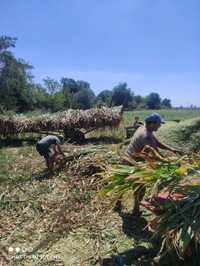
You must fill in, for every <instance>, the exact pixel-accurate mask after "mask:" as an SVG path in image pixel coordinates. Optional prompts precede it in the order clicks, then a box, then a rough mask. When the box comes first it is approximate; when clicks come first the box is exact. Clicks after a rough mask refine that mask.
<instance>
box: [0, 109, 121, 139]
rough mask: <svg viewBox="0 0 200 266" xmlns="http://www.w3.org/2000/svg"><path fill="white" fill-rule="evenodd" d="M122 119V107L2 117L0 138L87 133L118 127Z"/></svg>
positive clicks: (0, 118) (0, 119) (0, 120)
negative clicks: (76, 130)
mask: <svg viewBox="0 0 200 266" xmlns="http://www.w3.org/2000/svg"><path fill="white" fill-rule="evenodd" d="M121 119H122V107H121V106H119V107H114V108H105V107H103V108H92V109H89V110H85V111H84V110H72V109H69V110H67V111H64V112H60V113H56V114H46V115H41V116H37V117H31V118H28V117H25V116H13V117H9V118H8V117H4V116H1V117H0V136H4V137H6V136H8V135H9V136H12V135H17V134H19V133H25V132H36V133H38V132H41V131H58V130H64V129H65V128H67V129H68V130H70V129H84V130H86V131H88V130H92V129H98V128H104V127H107V126H108V127H117V126H118V125H119V123H120V121H121Z"/></svg>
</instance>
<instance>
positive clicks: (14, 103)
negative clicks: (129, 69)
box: [0, 36, 172, 113]
mask: <svg viewBox="0 0 200 266" xmlns="http://www.w3.org/2000/svg"><path fill="white" fill-rule="evenodd" d="M16 41H17V39H16V38H13V37H9V36H0V113H3V112H6V111H7V110H12V111H14V112H18V113H20V112H26V111H33V110H36V109H41V110H45V111H46V110H47V111H51V112H56V111H62V110H66V109H68V108H72V109H89V108H92V107H101V106H108V107H111V106H118V105H124V108H125V109H126V110H133V109H145V108H146V109H160V108H171V107H172V106H171V101H170V100H169V99H167V98H165V99H161V97H160V95H159V94H158V93H155V92H152V93H150V94H149V95H147V96H145V97H143V96H140V95H135V94H134V92H133V90H132V89H131V88H129V87H128V85H127V83H126V82H124V83H119V84H118V85H116V86H115V87H114V88H112V89H110V90H102V91H101V92H100V93H99V94H98V95H95V94H94V92H93V90H92V89H91V87H90V84H89V83H88V82H86V81H82V80H74V79H72V78H68V77H62V78H61V79H60V81H57V80H55V79H52V78H51V77H46V78H44V79H43V84H38V83H35V82H34V81H33V78H34V77H33V75H32V74H31V70H32V69H33V66H31V65H30V64H27V63H26V62H25V61H24V60H23V59H18V58H16V57H15V55H14V54H13V52H11V48H14V47H15V45H16Z"/></svg>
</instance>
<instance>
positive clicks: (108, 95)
mask: <svg viewBox="0 0 200 266" xmlns="http://www.w3.org/2000/svg"><path fill="white" fill-rule="evenodd" d="M112 94H113V93H112V91H110V90H103V91H101V92H100V93H99V94H98V95H97V99H96V101H97V103H99V104H100V103H101V104H105V105H106V106H108V107H109V106H110V105H111V101H112Z"/></svg>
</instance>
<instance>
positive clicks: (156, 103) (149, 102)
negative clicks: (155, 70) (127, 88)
mask: <svg viewBox="0 0 200 266" xmlns="http://www.w3.org/2000/svg"><path fill="white" fill-rule="evenodd" d="M146 106H147V108H148V109H160V107H161V98H160V95H159V94H158V93H155V92H152V93H150V94H149V95H148V96H147V97H146Z"/></svg>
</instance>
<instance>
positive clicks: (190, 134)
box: [0, 117, 199, 266]
mask: <svg viewBox="0 0 200 266" xmlns="http://www.w3.org/2000/svg"><path fill="white" fill-rule="evenodd" d="M126 119H127V117H125V119H124V121H127V120H126ZM125 125H127V123H126V122H124V124H122V125H121V127H120V128H119V129H115V130H113V131H110V130H107V131H105V130H104V131H96V132H93V133H90V134H88V135H87V139H86V142H85V143H84V144H82V145H77V144H68V143H65V144H64V146H63V150H64V152H65V154H66V156H67V157H68V158H69V160H68V161H67V163H66V164H64V165H62V168H61V169H60V168H59V166H57V167H58V169H57V170H56V171H55V174H54V175H52V176H50V175H48V174H47V172H46V171H45V164H44V161H43V160H42V158H41V156H40V155H39V154H38V153H37V152H36V150H35V145H34V143H35V142H36V139H37V137H36V136H35V135H33V136H30V135H29V136H27V137H23V139H22V137H21V136H19V138H18V139H17V140H16V139H10V140H9V141H8V140H4V139H2V140H1V149H0V165H1V170H0V183H1V188H0V208H1V214H0V216H1V218H0V219H1V224H0V240H1V243H0V245H1V251H0V252H1V256H0V259H1V264H2V265H58V266H59V265H67V266H72V265H83V266H84V265H100V264H99V263H101V265H143V266H144V265H198V261H196V263H197V264H194V263H193V262H191V261H192V260H191V259H190V262H191V263H193V264H183V261H182V260H181V263H182V264H180V262H177V261H175V262H173V255H172V259H169V261H168V262H167V263H168V264H162V263H163V262H162V261H160V262H159V263H160V264H156V259H158V249H160V247H161V242H162V241H161V240H160V239H156V240H155V239H154V240H152V235H153V232H152V230H149V225H148V222H149V221H152V217H154V216H153V215H154V214H151V215H150V214H149V213H148V211H146V210H145V209H143V215H142V216H141V217H136V216H133V214H132V212H131V211H132V205H133V201H132V196H131V194H130V196H129V197H128V196H125V201H124V202H123V207H121V206H117V205H116V202H117V201H116V200H117V199H118V198H119V197H118V195H117V197H116V200H115V199H113V198H114V197H113V195H114V194H115V195H116V193H114V194H112V193H113V191H112V190H110V193H109V190H107V191H106V193H104V194H105V197H101V196H100V192H102V191H103V189H106V185H108V184H109V182H108V181H106V183H105V182H104V181H105V178H107V174H108V173H109V174H110V173H111V172H110V171H111V166H113V165H115V166H116V165H121V163H122V161H121V158H120V156H119V154H121V152H120V151H121V149H123V148H124V147H123V148H122V147H121V145H122V144H121V142H122V141H123V138H124V132H123V127H124V126H125ZM198 125H199V119H198V118H194V119H192V120H185V121H183V122H180V123H178V124H177V122H174V121H171V122H168V123H166V125H164V126H163V128H161V129H160V130H159V132H158V135H159V137H160V138H163V139H164V140H165V141H166V142H167V143H168V144H173V145H177V147H180V146H181V145H182V148H186V150H187V152H191V151H192V150H193V149H194V150H198V148H199V146H198V143H196V142H195V140H196V137H195V136H196V135H198V134H199V126H198ZM181 130H182V131H181ZM180 132H181V136H180ZM187 160H188V159H187ZM187 160H186V161H184V162H185V165H186V164H187V165H188V161H187ZM196 162H197V161H196ZM190 163H191V162H190ZM193 163H194V162H193ZM147 168H148V167H147ZM190 168H191V167H190V166H188V169H190ZM193 168H194V166H193ZM117 169H118V168H117ZM170 169H171V170H170V171H171V172H170V174H171V173H172V172H173V171H176V170H177V169H179V168H178V167H177V169H176V168H173V167H172V168H170ZM118 170H119V169H118ZM161 170H162V174H163V173H164V171H166V169H161ZM161 170H160V168H159V171H160V172H159V174H160V173H161ZM181 170H182V171H183V169H181ZM181 170H179V172H180V171H181ZM123 171H124V172H123V176H124V177H126V178H127V176H128V175H129V174H130V172H129V171H130V169H128V168H126V169H125V170H123ZM131 171H132V170H131ZM134 171H135V170H134ZM134 171H133V172H134ZM156 171H157V170H156ZM185 171H186V170H185ZM188 171H191V170H188ZM197 171H198V170H197ZM142 173H143V172H141V176H144V173H143V174H142ZM156 173H157V172H156ZM167 173H168V174H169V172H167ZM173 173H174V172H173ZM132 174H133V173H132V172H131V175H132ZM181 174H182V172H181ZM181 174H180V175H181ZM189 174H190V175H191V173H189ZM149 175H150V174H149ZM183 175H186V172H184V173H183ZM169 176H170V175H169ZM173 177H174V176H173ZM194 177H195V178H197V176H196V172H195V174H193V178H194ZM184 178H185V177H184ZM184 178H183V179H184ZM103 180H104V181H103ZM120 180H121V181H120V182H121V183H119V184H118V188H117V189H118V192H119V191H121V190H119V189H121V188H122V187H120V186H121V185H123V182H124V179H123V180H122V179H120ZM151 180H152V179H151ZM156 180H157V179H156ZM184 180H185V179H184ZM195 180H197V181H198V179H195ZM179 181H180V180H178V181H177V182H179ZM131 182H132V181H131ZM145 182H146V184H148V186H147V191H148V189H151V184H150V183H149V181H147V180H146V181H145ZM153 182H154V181H153ZM170 182H171V181H170ZM197 183H198V182H197ZM128 184H129V183H128ZM131 184H133V183H131ZM177 184H178V185H179V183H177ZM184 184H185V183H184ZM170 185H171V183H170ZM112 186H113V187H112V188H113V189H115V188H116V187H115V184H113V183H112ZM131 186H132V185H131ZM131 186H128V187H127V188H128V189H129V190H130V188H131ZM195 188H196V189H197V188H198V186H196V187H195ZM109 189H110V188H109ZM123 193H124V192H123ZM106 194H108V195H107V196H106ZM124 195H125V194H124ZM127 195H128V194H127ZM148 195H149V194H148ZM196 201H198V199H196ZM197 211H198V204H197V205H196V209H195V210H194V212H196V215H197V213H198V212H197ZM196 217H197V216H196ZM163 225H164V223H163ZM159 230H160V231H162V233H163V235H164V234H166V232H165V231H164V229H163V230H161V228H159ZM198 230H199V228H198V227H197V229H196V231H198ZM160 241H161V242H160ZM197 243H198V240H197ZM134 248H138V250H140V251H138V250H133V249H134ZM142 249H143V253H144V254H143V253H142V252H141V250H142ZM144 249H145V251H144ZM137 252H139V253H137ZM140 252H141V253H142V254H143V255H142V256H140V255H138V254H140ZM145 252H146V253H145ZM195 254H196V253H195ZM197 254H198V253H197ZM111 255H113V257H112V258H111ZM179 255H181V251H180V253H179ZM174 257H175V256H174ZM193 257H194V256H193ZM193 257H192V258H193ZM155 258H156V259H155ZM122 260H123V262H122ZM106 261H107V262H106ZM186 261H187V263H188V260H186ZM106 263H107V264H106ZM111 263H112V264H111ZM114 263H115V264H114ZM117 263H118V264H117ZM119 263H121V264H119ZM122 263H124V264H122ZM173 263H174V264H173ZM178 263H179V264H178Z"/></svg>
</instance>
